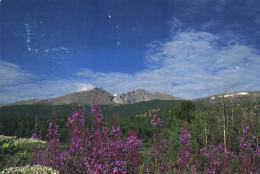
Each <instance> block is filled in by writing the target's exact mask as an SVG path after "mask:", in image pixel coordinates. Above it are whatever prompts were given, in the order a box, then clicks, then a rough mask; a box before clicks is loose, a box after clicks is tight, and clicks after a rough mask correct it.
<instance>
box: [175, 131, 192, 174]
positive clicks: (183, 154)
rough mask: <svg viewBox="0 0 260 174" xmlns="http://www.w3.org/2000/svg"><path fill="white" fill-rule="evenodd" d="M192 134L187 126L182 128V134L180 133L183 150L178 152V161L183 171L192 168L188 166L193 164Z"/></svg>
mask: <svg viewBox="0 0 260 174" xmlns="http://www.w3.org/2000/svg"><path fill="white" fill-rule="evenodd" d="M190 138H191V136H190V134H189V132H188V130H186V129H185V128H183V129H182V131H181V135H180V140H179V142H180V144H181V150H180V151H179V153H178V156H177V157H178V160H177V163H178V165H179V168H180V170H181V172H185V171H186V170H190V169H188V168H187V166H188V165H189V166H191V161H190V159H192V149H191V147H190Z"/></svg>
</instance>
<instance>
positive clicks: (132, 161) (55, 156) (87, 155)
mask: <svg viewBox="0 0 260 174" xmlns="http://www.w3.org/2000/svg"><path fill="white" fill-rule="evenodd" d="M84 113H85V112H84V111H83V110H82V109H81V108H80V107H79V108H78V109H73V113H72V115H71V116H70V117H69V119H68V123H67V125H68V126H69V135H68V141H67V145H68V147H67V148H66V149H65V150H63V151H61V148H60V146H59V134H58V126H57V125H56V116H55V113H54V112H53V115H52V117H51V119H50V124H49V129H48V131H49V133H48V135H47V138H48V140H49V146H48V147H47V148H46V149H44V150H43V151H41V152H40V153H39V155H38V157H39V156H40V160H38V158H37V160H35V161H36V162H35V164H41V165H45V166H49V167H52V168H54V169H57V170H59V171H60V172H61V173H93V174H97V173H137V172H138V167H139V166H140V165H141V160H140V159H141V157H140V148H141V147H142V143H141V141H140V140H138V139H137V134H136V133H134V132H131V131H130V132H129V134H128V137H126V138H123V137H122V132H121V129H120V125H119V122H118V121H119V117H118V115H115V117H114V120H115V124H114V125H112V128H111V130H109V129H108V124H107V120H106V121H105V122H102V119H103V116H102V114H101V109H100V105H99V104H98V103H96V104H92V106H91V116H92V117H93V122H92V125H91V128H90V129H86V127H85V118H84ZM88 130H89V131H88Z"/></svg>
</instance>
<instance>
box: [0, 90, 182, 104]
mask: <svg viewBox="0 0 260 174" xmlns="http://www.w3.org/2000/svg"><path fill="white" fill-rule="evenodd" d="M79 99H80V102H79V103H80V104H85V105H91V104H92V102H94V101H96V100H97V101H98V102H99V103H100V104H101V105H117V104H133V103H138V102H142V101H150V100H156V99H158V100H181V98H177V97H174V96H171V95H169V94H165V93H161V92H156V93H154V94H152V93H150V92H148V91H146V90H143V89H137V90H134V91H130V92H127V93H122V94H115V95H113V94H111V93H110V92H108V91H106V90H104V89H102V88H95V89H92V90H89V91H81V92H75V93H70V94H67V95H64V96H60V97H54V98H47V99H28V100H21V101H17V102H14V103H11V104H7V106H8V105H24V104H50V105H64V104H65V105H66V104H71V103H73V101H75V103H77V102H78V100H79ZM2 106H6V105H2ZM0 107H1V106H0Z"/></svg>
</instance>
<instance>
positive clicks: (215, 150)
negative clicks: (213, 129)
mask: <svg viewBox="0 0 260 174" xmlns="http://www.w3.org/2000/svg"><path fill="white" fill-rule="evenodd" d="M200 159H201V160H202V164H203V165H204V166H202V168H204V169H205V170H206V174H215V173H234V167H233V165H234V162H235V158H234V153H233V152H231V151H229V150H228V149H227V148H226V147H225V146H224V144H223V143H219V144H218V145H215V140H214V136H213V135H212V136H211V144H210V147H209V148H208V149H207V148H206V147H204V148H201V149H200Z"/></svg>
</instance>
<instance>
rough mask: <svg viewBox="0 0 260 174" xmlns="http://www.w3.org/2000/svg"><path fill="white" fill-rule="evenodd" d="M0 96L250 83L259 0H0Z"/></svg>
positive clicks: (256, 81) (205, 91)
mask: <svg viewBox="0 0 260 174" xmlns="http://www.w3.org/2000/svg"><path fill="white" fill-rule="evenodd" d="M0 13H1V15H0V27H1V30H0V103H2V104H4V103H10V102H14V101H17V100H22V99H28V98H48V97H54V96H61V95H65V94H67V93H71V92H76V91H82V90H89V89H92V88H94V87H96V86H97V87H101V88H104V89H106V90H107V91H109V92H111V93H114V94H116V93H122V92H127V91H131V90H135V89H138V88H142V89H146V90H148V91H150V92H156V91H160V92H166V93H169V94H171V95H174V96H177V97H183V98H188V99H194V98H200V97H206V96H210V95H213V94H219V93H221V92H223V91H225V88H228V89H229V92H232V91H254V90H260V1H259V0H244V1H243V0H218V1H211V0H87V1H86V0H74V1H62V0H56V1H51V0H44V1H43V0H42V1H41V0H39V1H35V0H1V1H0Z"/></svg>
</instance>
